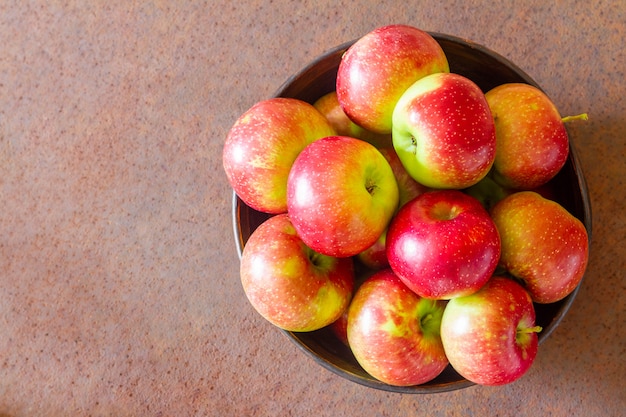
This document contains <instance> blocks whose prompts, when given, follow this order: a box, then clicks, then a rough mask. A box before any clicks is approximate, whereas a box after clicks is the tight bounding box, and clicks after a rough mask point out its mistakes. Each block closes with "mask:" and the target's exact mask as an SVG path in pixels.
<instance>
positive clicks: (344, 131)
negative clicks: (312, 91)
mask: <svg viewBox="0 0 626 417" xmlns="http://www.w3.org/2000/svg"><path fill="white" fill-rule="evenodd" d="M313 106H314V107H315V108H316V109H317V110H319V112H320V113H322V114H323V115H324V116H326V119H328V121H329V122H330V124H331V126H332V127H333V128H334V129H335V132H337V135H339V136H350V137H353V138H357V139H361V140H364V141H366V142H369V143H371V144H372V145H374V146H375V147H376V148H378V149H380V148H384V147H388V146H392V145H391V134H379V133H374V132H370V131H369V130H367V129H364V128H362V127H361V126H359V125H357V124H356V123H354V122H353V121H352V120H351V119H350V118H349V117H348V115H347V114H346V113H345V112H344V111H343V109H342V108H341V105H340V104H339V99H337V92H336V91H331V92H330V93H327V94H324V95H323V96H322V97H320V98H319V99H317V100H316V101H315V103H313Z"/></svg>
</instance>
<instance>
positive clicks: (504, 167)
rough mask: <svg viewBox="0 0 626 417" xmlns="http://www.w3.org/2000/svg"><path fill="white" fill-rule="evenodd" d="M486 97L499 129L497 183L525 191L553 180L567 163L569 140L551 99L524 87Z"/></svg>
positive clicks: (503, 89)
mask: <svg viewBox="0 0 626 417" xmlns="http://www.w3.org/2000/svg"><path fill="white" fill-rule="evenodd" d="M485 96H486V98H487V102H488V103H489V107H490V108H491V112H492V113H493V117H494V120H495V125H496V140H497V151H496V158H495V162H494V165H493V167H494V179H495V180H496V181H497V182H499V183H500V184H502V185H504V186H507V187H511V188H516V189H523V190H530V189H532V188H535V187H538V186H540V185H542V184H545V183H546V182H548V181H549V180H550V179H552V178H553V177H554V176H555V175H556V174H557V173H558V172H559V171H560V170H561V168H562V167H563V165H564V164H565V161H566V160H567V156H568V154H569V139H568V136H567V131H566V130H565V125H564V123H563V121H562V120H561V115H560V114H559V111H558V110H557V108H556V106H555V105H554V103H553V102H552V101H551V100H550V98H548V96H547V95H546V94H545V93H544V92H542V91H541V90H539V89H538V88H536V87H533V86H531V85H528V84H523V83H507V84H502V85H500V86H498V87H495V88H493V89H492V90H490V91H488V92H487V93H486V94H485Z"/></svg>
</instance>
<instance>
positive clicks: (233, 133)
mask: <svg viewBox="0 0 626 417" xmlns="http://www.w3.org/2000/svg"><path fill="white" fill-rule="evenodd" d="M334 134H335V131H334V129H333V128H332V127H331V125H330V123H329V122H328V120H326V118H325V117H324V116H323V115H322V114H321V113H320V112H319V111H318V110H317V109H315V107H313V106H312V105H311V104H309V103H306V102H304V101H301V100H298V99H294V98H272V99H267V100H263V101H260V102H258V103H256V104H255V105H254V106H252V107H251V108H250V109H249V110H248V111H246V112H245V113H244V114H242V115H241V116H240V117H239V119H238V120H237V121H236V122H235V124H234V125H233V126H232V128H231V129H230V131H229V132H228V136H227V138H226V142H225V143H224V148H223V154H222V160H223V166H224V171H225V172H226V176H227V178H228V182H229V183H230V185H231V186H232V188H233V189H234V190H235V192H236V193H237V195H238V196H239V197H240V198H241V199H242V200H243V201H244V202H245V203H246V204H247V205H248V206H250V207H252V208H254V209H256V210H258V211H262V212H266V213H283V212H286V211H287V177H288V175H289V170H290V169H291V165H292V164H293V161H294V160H295V159H296V156H298V154H299V153H300V151H302V149H304V148H305V147H306V145H308V144H309V143H311V142H313V141H314V140H317V139H319V138H322V137H325V136H332V135H334Z"/></svg>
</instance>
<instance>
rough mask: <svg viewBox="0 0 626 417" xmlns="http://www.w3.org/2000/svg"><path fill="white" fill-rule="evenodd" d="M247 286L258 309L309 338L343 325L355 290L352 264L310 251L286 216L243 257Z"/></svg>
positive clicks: (273, 220) (263, 228) (267, 226)
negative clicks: (338, 322)
mask: <svg viewBox="0 0 626 417" xmlns="http://www.w3.org/2000/svg"><path fill="white" fill-rule="evenodd" d="M240 272H241V283H242V285H243V289H244V292H245V294H246V296H247V297H248V300H249V301H250V303H251V304H252V306H253V307H254V309H255V310H256V311H257V312H258V313H259V314H260V315H261V316H263V317H264V318H265V319H266V320H268V321H269V322H271V323H272V324H274V325H275V326H278V327H280V328H281V329H285V330H289V331H294V332H305V331H312V330H317V329H320V328H322V327H325V326H327V325H329V324H330V323H332V322H334V321H335V320H337V319H338V318H339V317H340V316H341V314H342V313H343V312H344V310H345V309H346V308H347V307H348V305H349V303H350V299H351V297H352V289H353V287H354V266H353V263H352V259H350V258H333V257H329V256H325V255H322V254H319V253H316V252H315V251H313V250H312V249H310V248H309V247H307V246H306V245H305V244H304V243H303V242H302V240H301V239H300V237H299V236H298V234H297V233H296V230H295V228H294V227H293V225H292V224H291V221H290V220H289V216H288V215H287V214H285V213H283V214H278V215H275V216H273V217H270V218H269V219H268V220H266V221H265V222H263V223H262V224H261V225H260V226H259V227H258V228H257V229H256V230H255V231H254V232H253V233H252V235H251V236H250V238H249V239H248V241H247V242H246V245H245V246H244V248H243V253H242V256H241V270H240Z"/></svg>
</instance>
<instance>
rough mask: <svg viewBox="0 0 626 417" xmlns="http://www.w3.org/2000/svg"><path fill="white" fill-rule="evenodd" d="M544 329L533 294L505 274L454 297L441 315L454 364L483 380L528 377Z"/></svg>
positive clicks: (504, 381) (448, 353) (501, 382)
mask: <svg viewBox="0 0 626 417" xmlns="http://www.w3.org/2000/svg"><path fill="white" fill-rule="evenodd" d="M540 330H541V328H540V327H535V310H534V306H533V303H532V300H531V298H530V296H529V295H528V293H527V292H526V291H525V290H524V288H523V287H522V286H521V285H520V284H518V283H517V282H515V281H513V280H512V279H509V278H505V277H500V276H494V277H493V278H492V279H491V280H490V281H489V282H488V283H487V284H485V286H483V287H482V288H481V289H480V290H479V291H478V292H476V293H474V294H472V295H469V296H466V297H458V298H454V299H452V300H450V301H449V302H448V304H447V305H446V308H445V310H444V313H443V317H442V320H441V340H442V343H443V347H444V350H445V353H446V356H447V357H448V359H449V361H450V364H451V365H452V367H453V368H454V369H455V370H456V371H457V372H458V373H459V374H460V375H461V376H463V377H464V378H465V379H467V380H469V381H471V382H474V383H476V384H480V385H504V384H508V383H511V382H513V381H515V380H517V379H519V378H520V377H522V376H523V375H524V374H525V373H526V372H527V371H528V369H529V368H530V367H531V365H532V363H533V362H534V360H535V357H536V356H537V345H538V339H537V332H538V331H540Z"/></svg>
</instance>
